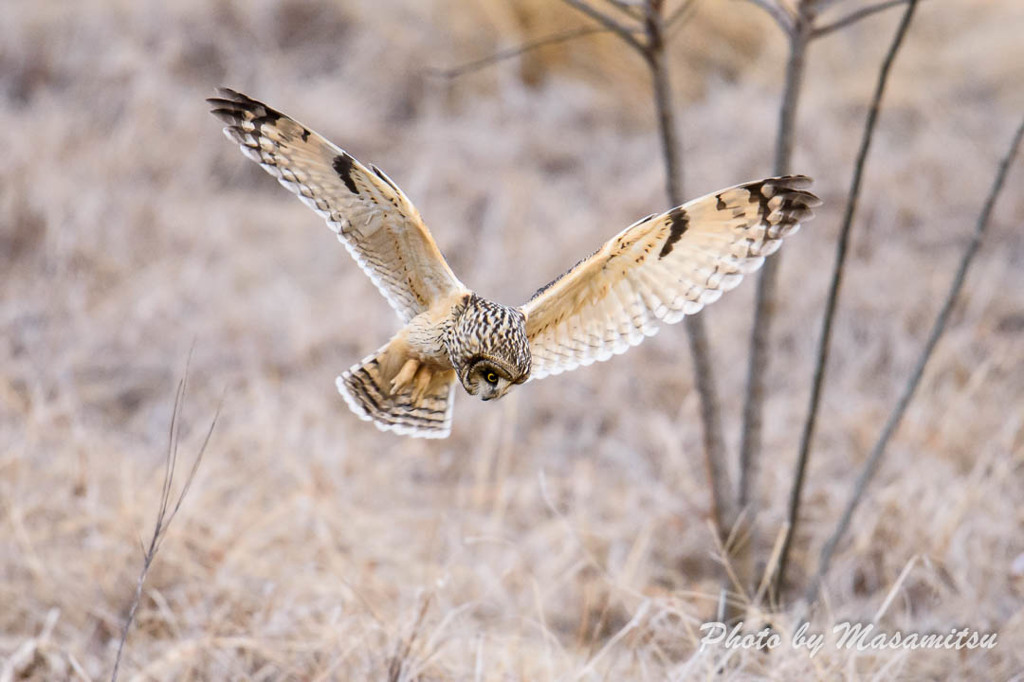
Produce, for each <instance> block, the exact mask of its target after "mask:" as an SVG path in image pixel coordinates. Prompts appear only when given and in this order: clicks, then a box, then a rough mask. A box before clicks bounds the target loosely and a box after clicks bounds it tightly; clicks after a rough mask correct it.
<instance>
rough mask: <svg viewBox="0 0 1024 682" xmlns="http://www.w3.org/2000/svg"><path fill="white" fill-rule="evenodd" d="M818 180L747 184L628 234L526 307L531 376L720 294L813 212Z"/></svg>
mask: <svg viewBox="0 0 1024 682" xmlns="http://www.w3.org/2000/svg"><path fill="white" fill-rule="evenodd" d="M810 184H811V180H810V178H808V177H805V176H802V175H790V176H785V177H780V178H769V179H767V180H762V181H760V182H751V183H747V184H745V185H738V186H736V187H731V188H729V189H725V190H722V191H720V192H716V193H714V194H709V195H707V196H705V197H701V198H700V199H695V200H693V201H691V202H689V203H686V204H683V205H682V206H679V207H676V208H674V209H672V210H671V211H669V212H668V213H664V214H662V215H660V216H648V217H647V218H644V219H643V220H641V221H639V222H637V223H635V224H633V225H631V226H630V227H628V228H626V229H625V230H623V231H622V232H620V233H619V234H618V235H616V236H615V237H613V238H612V239H611V240H610V241H608V242H607V243H606V244H605V245H604V246H602V247H601V248H600V249H599V250H598V251H597V252H596V253H594V254H593V255H592V256H590V257H589V258H586V259H584V260H582V261H580V262H579V263H578V264H577V265H576V266H575V267H573V268H572V269H571V270H569V272H567V273H565V274H564V275H562V276H561V277H559V278H558V279H556V280H555V281H553V282H552V283H550V284H548V285H547V286H545V287H544V288H542V289H541V290H540V291H538V292H537V293H536V294H534V296H533V298H532V299H530V301H529V302H528V303H526V305H524V306H522V311H523V313H524V314H525V315H526V335H527V336H528V337H529V339H530V352H531V354H532V355H533V369H532V370H531V372H530V378H531V379H540V378H543V377H545V376H548V375H550V374H560V373H561V372H565V371H568V370H571V369H575V368H576V367H579V366H581V365H589V364H591V363H592V362H595V361H602V360H607V359H608V358H610V357H611V356H612V355H615V354H618V353H622V352H624V351H625V350H627V349H628V348H630V347H631V346H635V345H637V344H639V343H640V342H641V341H643V339H644V338H645V337H647V336H653V335H654V334H655V333H657V331H658V329H659V327H660V325H661V324H663V323H664V324H671V323H673V322H678V321H679V320H680V319H682V317H683V316H684V315H692V314H694V313H696V312H697V311H699V310H700V309H701V308H703V307H704V306H705V305H707V304H708V303H712V302H714V301H716V300H718V298H719V296H721V295H722V292H724V291H728V290H730V289H732V288H734V287H735V286H736V285H737V284H739V283H740V280H741V279H743V275H745V274H747V273H750V272H753V271H754V270H757V269H758V268H759V267H761V264H762V263H763V262H764V257H765V256H767V255H769V254H771V253H773V252H775V250H776V249H778V248H779V246H780V245H781V244H782V241H781V240H782V238H783V237H785V236H786V235H789V234H792V233H793V232H796V230H797V229H798V228H799V227H800V223H801V222H803V221H806V220H808V219H810V218H811V217H812V215H813V214H812V212H811V207H813V206H817V205H819V204H820V203H821V202H820V201H819V200H818V198H817V197H816V196H814V195H813V194H811V193H810V192H807V191H804V189H803V188H806V187H808V186H810Z"/></svg>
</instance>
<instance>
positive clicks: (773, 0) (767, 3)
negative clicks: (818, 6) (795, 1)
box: [749, 0, 806, 36]
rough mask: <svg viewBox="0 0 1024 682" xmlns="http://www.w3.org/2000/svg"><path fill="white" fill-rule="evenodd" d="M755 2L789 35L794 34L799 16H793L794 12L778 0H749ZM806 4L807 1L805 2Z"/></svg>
mask: <svg viewBox="0 0 1024 682" xmlns="http://www.w3.org/2000/svg"><path fill="white" fill-rule="evenodd" d="M749 1H750V2H752V3H753V4H755V5H757V6H758V7H760V8H761V9H763V10H764V11H765V12H767V13H768V14H769V15H770V16H771V18H772V19H774V20H775V23H776V24H778V25H779V28H781V29H782V32H783V33H785V34H786V35H787V36H792V35H793V30H794V28H795V27H796V22H797V18H796V17H794V16H793V14H792V12H790V11H789V9H787V8H786V7H785V6H783V5H782V3H780V2H778V0H749ZM805 4H806V3H805Z"/></svg>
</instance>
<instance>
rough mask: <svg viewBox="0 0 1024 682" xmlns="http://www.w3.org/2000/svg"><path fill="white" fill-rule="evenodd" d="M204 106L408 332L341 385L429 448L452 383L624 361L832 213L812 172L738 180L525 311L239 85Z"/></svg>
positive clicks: (485, 396)
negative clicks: (459, 268)
mask: <svg viewBox="0 0 1024 682" xmlns="http://www.w3.org/2000/svg"><path fill="white" fill-rule="evenodd" d="M218 95H219V96H218V97H215V98H211V99H209V100H207V101H208V102H209V103H210V105H211V106H212V113H213V114H214V115H215V116H217V117H218V118H220V119H221V120H222V121H224V122H225V123H227V127H225V128H224V132H225V134H226V135H227V137H228V138H229V139H230V140H233V141H234V142H237V143H238V144H239V145H240V146H241V148H242V152H243V153H244V154H245V155H246V156H248V157H249V158H250V159H252V160H253V161H255V162H256V163H258V164H260V165H261V166H263V168H264V170H266V171H267V172H268V173H270V174H271V175H273V176H274V177H275V178H277V179H278V181H279V182H280V183H281V184H282V185H284V186H285V187H286V188H287V189H288V190H290V191H291V192H292V193H294V194H295V195H296V196H298V198H299V199H301V200H302V202H303V203H305V204H306V205H307V206H309V207H310V208H311V209H313V210H314V211H316V212H317V213H319V214H320V215H321V216H322V217H323V218H324V219H325V220H326V221H327V225H328V226H329V227H330V228H331V230H333V231H334V233H335V234H336V235H337V236H338V239H339V240H340V241H341V243H342V244H344V245H345V247H346V248H347V249H348V251H349V253H350V254H352V256H353V257H354V258H355V260H356V262H357V263H358V264H359V265H360V267H362V269H363V271H364V272H365V273H366V274H367V275H369V277H370V279H371V280H372V281H373V283H374V284H375V285H376V286H377V288H378V289H379V290H380V292H381V293H382V294H383V295H384V298H386V299H387V301H388V302H389V303H390V304H391V307H392V308H394V310H395V312H396V313H398V317H399V318H401V321H402V323H403V324H404V326H403V327H402V328H401V330H400V331H399V332H398V333H397V334H395V335H394V337H393V338H391V340H390V341H388V342H387V343H386V344H384V345H383V346H381V347H380V348H379V349H378V350H377V351H376V352H374V353H373V354H371V355H369V356H367V357H365V358H364V359H363V360H362V361H360V362H359V363H357V364H356V365H353V366H352V367H351V368H350V369H349V370H348V371H346V372H344V373H343V374H342V375H341V376H339V377H338V379H337V386H338V390H339V391H340V393H341V395H342V396H343V397H344V399H345V401H346V402H347V403H348V406H349V407H350V408H351V409H352V411H353V412H354V413H355V414H357V415H358V416H359V417H360V418H362V419H364V420H367V421H372V422H373V423H374V425H376V426H377V428H379V429H381V430H384V431H393V432H395V433H398V434H403V435H407V436H415V437H421V438H444V437H446V436H448V434H449V433H450V431H451V423H452V403H453V398H454V392H455V385H456V383H459V384H461V385H462V387H463V388H464V389H465V390H466V392H467V393H469V394H470V395H474V396H477V397H479V398H480V399H482V400H497V399H498V398H501V397H502V396H503V395H505V394H506V393H508V392H509V391H510V390H511V389H512V388H513V387H515V386H518V385H519V384H522V383H525V382H526V381H530V380H533V379H541V378H543V377H546V376H549V375H553V374H560V373H562V372H565V371H568V370H571V369H575V368H577V367H580V366H584V365H589V364H591V363H593V362H595V361H602V360H607V359H608V358H610V357H612V356H613V355H616V354H618V353H622V352H624V351H625V350H627V349H628V348H630V347H632V346H635V345H637V344H639V343H640V342H641V341H643V340H644V338H646V337H648V336H652V335H654V334H655V333H656V332H657V331H658V329H659V327H660V326H661V325H663V324H672V323H673V322H678V321H679V320H681V319H682V318H683V316H685V315H693V314H694V313H696V312H698V311H700V310H701V309H702V308H703V307H704V306H705V305H707V304H709V303H712V302H714V301H716V300H718V298H719V297H720V296H721V295H722V292H725V291H729V290H730V289H732V288H733V287H735V286H736V285H737V284H739V283H740V280H741V279H743V276H744V275H746V274H748V273H750V272H753V271H754V270H757V269H758V268H759V267H760V266H761V264H762V263H763V262H764V259H765V256H768V255H770V254H771V253H773V252H774V251H775V250H777V249H778V248H779V246H780V245H781V243H782V239H783V238H784V237H786V236H787V235H790V234H792V233H794V232H796V231H797V229H798V228H799V227H800V223H802V222H804V221H806V220H808V219H810V218H811V217H812V212H811V208H812V207H814V206H817V205H818V204H819V203H820V202H819V201H818V199H817V197H815V196H814V195H813V194H811V193H810V192H808V191H807V190H806V188H807V187H809V186H810V184H811V180H810V178H807V177H806V176H803V175H788V176H784V177H777V178H768V179H766V180H761V181H759V182H750V183H746V184H743V185H737V186H735V187H730V188H728V189H723V190H721V191H720V192H715V193H713V194H709V195H707V196H704V197H701V198H700V199H695V200H693V201H690V202H688V203H686V204H683V205H682V206H677V207H675V208H673V209H671V210H670V211H668V212H666V213H663V214H661V215H653V214H652V215H649V216H647V217H646V218H643V219H641V220H638V221H637V222H635V223H634V224H632V225H630V226H629V227H627V228H626V229H625V230H623V231H622V232H620V233H619V234H617V235H615V236H614V237H612V238H611V239H610V240H609V241H607V242H606V243H605V244H604V245H603V246H601V248H599V249H598V250H597V251H595V252H594V253H593V254H591V255H590V256H588V257H587V258H584V259H583V260H581V261H580V262H579V263H577V264H576V265H575V266H573V267H572V268H570V269H569V270H568V272H566V273H565V274H564V275H562V276H560V277H558V278H557V279H555V280H554V281H553V282H551V283H550V284H547V285H545V286H543V287H541V288H540V289H539V290H538V291H537V293H536V294H534V295H533V297H532V298H531V299H530V300H529V301H527V302H526V303H525V304H523V305H521V306H519V307H509V306H505V305H502V304H500V303H496V302H494V301H491V300H488V299H486V298H483V297H482V296H479V295H477V294H476V293H474V292H473V291H472V290H471V289H470V288H468V287H467V286H466V285H465V284H463V283H462V282H461V281H459V279H458V277H456V276H455V273H454V272H452V270H451V268H450V267H449V266H448V263H447V262H446V261H445V259H444V256H443V255H442V254H441V251H440V250H439V249H438V247H437V244H436V243H435V242H434V239H433V238H432V237H431V235H430V232H429V231H428V230H427V227H426V225H425V224H424V222H423V220H422V219H421V218H420V215H419V212H418V211H417V210H416V208H415V207H414V206H413V205H412V203H411V202H410V201H409V199H408V198H407V197H406V196H405V194H404V193H403V192H402V190H400V189H399V188H398V185H396V184H395V183H394V182H393V181H392V180H391V178H389V177H388V176H387V175H385V174H384V173H383V171H381V170H380V169H379V168H377V167H376V166H373V165H371V166H364V165H363V164H361V163H360V162H359V161H357V160H356V159H354V158H353V157H352V156H351V155H350V154H348V153H347V152H345V151H344V150H343V149H341V148H339V147H337V146H335V145H334V144H332V143H331V142H329V141H328V140H327V139H325V138H324V137H322V136H320V135H318V134H317V133H315V132H313V131H312V130H311V129H309V128H307V127H306V126H304V125H302V124H301V123H298V122H297V121H295V120H293V119H291V118H289V117H288V116H285V115H284V114H282V113H280V112H279V111H276V110H274V109H271V108H270V107H268V106H267V105H265V104H263V103H261V102H258V101H256V100H254V99H251V98H249V97H247V96H245V95H243V94H241V93H239V92H235V91H234V90H228V89H220V90H218Z"/></svg>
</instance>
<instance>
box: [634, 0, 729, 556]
mask: <svg viewBox="0 0 1024 682" xmlns="http://www.w3.org/2000/svg"><path fill="white" fill-rule="evenodd" d="M661 9H662V8H661V3H660V2H659V1H658V0H649V2H648V3H647V16H646V17H645V21H644V27H645V30H646V32H647V45H648V51H647V54H646V57H647V63H648V65H649V66H650V69H651V79H652V81H653V85H654V102H655V109H656V113H657V116H658V132H659V135H660V136H661V149H662V153H663V155H664V160H665V193H666V195H667V196H668V200H669V203H670V204H671V205H672V206H678V205H679V204H681V203H682V202H683V165H682V159H681V158H680V155H679V139H678V127H677V124H676V118H675V106H674V103H673V101H672V86H671V81H670V79H669V73H668V65H667V59H666V51H665V39H664V38H665V36H664V30H665V24H664V21H663V18H662V15H661ZM685 326H686V335H687V339H688V341H689V345H690V353H691V355H692V356H693V364H694V374H695V381H696V384H697V392H698V394H699V395H700V410H701V423H702V428H703V436H704V456H705V460H706V465H707V471H708V479H709V481H710V484H711V497H712V503H711V506H712V509H711V514H712V518H713V519H714V521H715V525H716V527H717V528H718V532H719V534H720V535H721V537H722V538H726V537H728V535H729V531H730V530H731V528H732V525H733V523H735V521H736V516H737V514H736V510H735V509H734V508H733V507H734V505H733V501H732V495H731V490H732V484H731V483H730V481H729V470H728V468H727V467H726V462H725V437H724V435H723V432H722V417H721V408H720V404H719V401H718V392H717V389H716V386H717V384H716V382H715V376H714V369H713V364H712V362H711V349H710V345H709V344H708V338H707V330H706V329H705V327H704V318H703V317H702V316H700V315H696V316H692V317H687V318H686V321H685Z"/></svg>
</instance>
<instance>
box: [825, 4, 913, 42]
mask: <svg viewBox="0 0 1024 682" xmlns="http://www.w3.org/2000/svg"><path fill="white" fill-rule="evenodd" d="M906 2H908V0H886V1H885V2H880V3H878V4H875V5H869V6H868V7H862V8H861V9H859V10H857V11H855V12H850V13H849V14H848V15H847V16H845V17H843V18H842V19H837V20H836V21H834V22H832V23H831V24H826V25H825V26H822V27H820V28H816V29H814V31H813V32H812V33H811V40H814V39H815V38H821V37H822V36H827V35H828V34H830V33H833V32H835V31H839V30H841V29H844V28H846V27H847V26H850V25H851V24H855V23H857V22H858V21H860V20H861V19H866V18H867V17H870V16H871V15H873V14H877V13H878V12H883V11H885V10H887V9H889V8H890V7H895V6H896V5H902V4H904V3H906Z"/></svg>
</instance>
